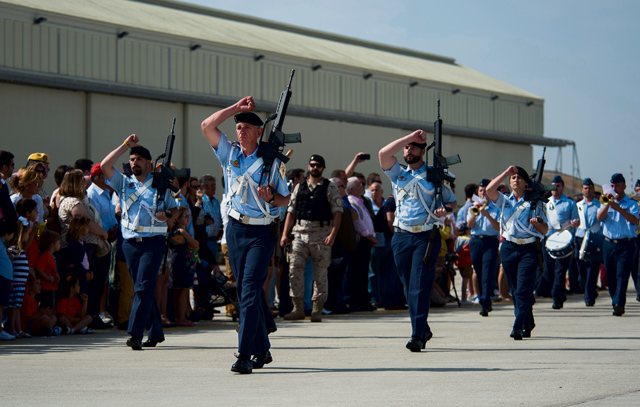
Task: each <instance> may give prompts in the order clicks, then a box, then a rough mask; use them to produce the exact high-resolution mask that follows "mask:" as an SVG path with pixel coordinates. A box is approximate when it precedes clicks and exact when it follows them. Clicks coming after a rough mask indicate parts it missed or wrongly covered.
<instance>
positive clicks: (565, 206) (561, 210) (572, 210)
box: [547, 194, 578, 236]
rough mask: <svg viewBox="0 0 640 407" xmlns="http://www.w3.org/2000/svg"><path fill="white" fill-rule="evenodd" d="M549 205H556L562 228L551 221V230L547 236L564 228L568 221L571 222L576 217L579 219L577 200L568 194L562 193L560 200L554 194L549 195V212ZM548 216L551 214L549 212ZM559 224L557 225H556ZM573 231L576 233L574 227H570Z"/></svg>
mask: <svg viewBox="0 0 640 407" xmlns="http://www.w3.org/2000/svg"><path fill="white" fill-rule="evenodd" d="M549 206H555V208H556V213H557V214H558V221H559V222H560V229H555V228H554V225H552V224H551V223H549V231H548V232H547V236H550V235H552V234H553V233H555V232H557V231H559V230H561V229H562V225H564V224H566V223H567V222H571V221H572V220H574V219H578V208H576V202H575V201H574V200H573V199H571V198H569V197H568V196H566V195H564V194H563V195H562V196H561V197H560V199H559V200H558V201H556V200H555V198H554V197H553V196H551V197H549V203H548V204H547V213H548V212H549ZM547 218H549V215H548V214H547ZM556 226H557V225H556ZM569 231H570V232H571V233H575V229H574V228H569Z"/></svg>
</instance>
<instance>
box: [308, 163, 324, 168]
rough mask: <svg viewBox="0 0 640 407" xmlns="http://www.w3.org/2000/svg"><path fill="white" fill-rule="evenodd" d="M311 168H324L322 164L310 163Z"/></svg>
mask: <svg viewBox="0 0 640 407" xmlns="http://www.w3.org/2000/svg"><path fill="white" fill-rule="evenodd" d="M309 167H311V168H323V167H322V164H314V163H310V164H309Z"/></svg>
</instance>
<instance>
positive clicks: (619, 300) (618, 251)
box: [602, 240, 636, 308]
mask: <svg viewBox="0 0 640 407" xmlns="http://www.w3.org/2000/svg"><path fill="white" fill-rule="evenodd" d="M635 252H636V245H635V242H634V241H633V240H625V241H623V242H619V243H613V242H609V241H607V240H605V241H604V243H603V245H602V256H603V258H604V268H605V269H606V270H607V283H608V285H609V295H611V304H612V305H618V306H620V307H622V308H624V306H625V304H626V303H627V286H628V285H629V276H631V268H632V267H633V256H634V254H635Z"/></svg>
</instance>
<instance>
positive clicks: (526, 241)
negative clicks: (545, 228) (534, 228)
mask: <svg viewBox="0 0 640 407" xmlns="http://www.w3.org/2000/svg"><path fill="white" fill-rule="evenodd" d="M503 237H504V240H508V241H509V242H511V243H515V244H529V243H533V242H535V241H536V238H535V237H528V238H526V239H518V238H517V237H505V236H503Z"/></svg>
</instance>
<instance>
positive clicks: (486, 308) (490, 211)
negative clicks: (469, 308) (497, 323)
mask: <svg viewBox="0 0 640 407" xmlns="http://www.w3.org/2000/svg"><path fill="white" fill-rule="evenodd" d="M489 182H491V181H490V180H488V179H486V178H483V179H482V181H480V183H479V184H478V196H479V197H480V198H481V199H485V200H486V201H485V203H484V204H483V205H481V206H480V207H476V209H475V210H477V211H478V214H477V215H476V214H475V213H476V212H475V211H474V210H473V209H470V210H469V211H468V212H467V219H466V221H467V224H468V225H469V228H471V241H470V242H469V249H470V250H471V261H472V262H473V269H474V270H475V273H476V275H477V276H478V285H479V286H480V296H479V297H480V305H481V306H482V309H481V310H480V315H482V316H483V317H486V316H489V312H491V309H492V308H491V295H492V294H493V289H494V287H495V285H496V277H497V272H498V245H499V243H500V241H499V238H500V235H499V232H498V231H499V230H500V223H499V222H498V218H499V215H500V210H499V209H498V208H497V207H496V206H495V204H494V203H493V202H491V200H489V199H488V198H487V196H486V188H487V187H488V186H489Z"/></svg>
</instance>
